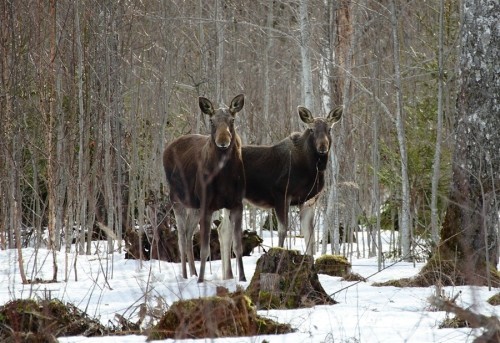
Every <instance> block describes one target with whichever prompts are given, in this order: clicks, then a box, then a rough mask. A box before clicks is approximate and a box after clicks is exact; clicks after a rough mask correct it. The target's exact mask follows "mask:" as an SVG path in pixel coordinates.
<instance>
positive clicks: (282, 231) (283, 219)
mask: <svg viewBox="0 0 500 343" xmlns="http://www.w3.org/2000/svg"><path fill="white" fill-rule="evenodd" d="M289 207H290V206H289V202H288V200H287V199H282V200H281V201H278V205H277V206H276V208H275V210H276V216H277V217H278V246H279V247H280V248H283V247H284V246H285V238H286V232H287V230H288V209H289Z"/></svg>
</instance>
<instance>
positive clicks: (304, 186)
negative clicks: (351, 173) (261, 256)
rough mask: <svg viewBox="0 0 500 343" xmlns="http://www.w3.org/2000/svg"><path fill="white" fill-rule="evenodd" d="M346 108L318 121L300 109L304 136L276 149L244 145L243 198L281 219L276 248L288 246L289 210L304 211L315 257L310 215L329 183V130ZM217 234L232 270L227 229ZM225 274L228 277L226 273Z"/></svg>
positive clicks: (295, 135)
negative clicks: (326, 172)
mask: <svg viewBox="0 0 500 343" xmlns="http://www.w3.org/2000/svg"><path fill="white" fill-rule="evenodd" d="M342 110H343V108H342V106H338V107H336V108H334V109H333V110H331V111H330V113H329V114H328V116H327V117H326V118H321V117H316V118H314V117H313V116H312V114H311V112H310V111H309V110H308V109H307V108H305V107H302V106H299V107H298V114H299V117H300V119H301V120H302V121H303V122H304V123H306V124H307V126H308V127H307V129H306V130H304V132H302V133H299V132H294V133H292V134H291V135H290V136H289V137H287V138H285V139H283V140H282V141H281V142H279V143H277V144H275V145H272V146H255V145H248V146H243V148H242V156H243V164H244V166H245V179H246V188H245V199H246V200H248V201H249V202H250V203H252V204H253V205H256V206H259V207H262V208H274V209H275V211H276V215H277V217H278V244H279V246H280V247H283V246H284V242H285V237H286V231H287V228H288V210H289V207H290V206H295V205H298V206H300V207H301V217H302V218H301V220H303V221H304V222H306V221H309V223H305V224H306V225H305V226H306V228H305V232H304V233H305V244H306V253H307V254H309V255H312V254H313V252H314V234H313V228H312V223H310V221H311V220H312V219H311V218H312V212H313V211H314V207H313V206H312V205H310V204H309V203H314V201H315V197H316V196H317V195H318V194H319V193H320V192H321V190H322V189H323V186H324V184H325V170H326V168H327V165H328V155H329V152H330V147H331V143H332V137H331V134H330V132H331V128H332V127H333V125H334V124H335V123H336V122H338V121H339V120H340V118H341V117H342ZM220 231H221V232H220V233H219V240H220V242H221V254H222V265H223V269H228V268H229V269H230V264H229V262H228V261H227V259H228V257H227V256H230V255H227V254H224V253H222V252H223V251H225V247H223V245H227V243H224V242H230V237H231V235H232V233H231V230H230V228H229V225H222V226H221V229H220ZM224 273H227V271H226V270H225V271H224Z"/></svg>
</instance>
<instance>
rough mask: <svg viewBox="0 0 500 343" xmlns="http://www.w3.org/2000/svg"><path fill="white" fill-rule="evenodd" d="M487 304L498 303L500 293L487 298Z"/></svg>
mask: <svg viewBox="0 0 500 343" xmlns="http://www.w3.org/2000/svg"><path fill="white" fill-rule="evenodd" d="M487 302H488V304H490V305H493V306H498V305H500V293H497V294H495V295H494V296H492V297H490V298H489V299H488V300H487Z"/></svg>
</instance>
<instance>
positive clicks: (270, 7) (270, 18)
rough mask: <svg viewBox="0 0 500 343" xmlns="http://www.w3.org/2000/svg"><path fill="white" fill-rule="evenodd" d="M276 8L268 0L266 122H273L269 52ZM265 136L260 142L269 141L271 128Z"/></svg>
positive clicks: (265, 54)
mask: <svg viewBox="0 0 500 343" xmlns="http://www.w3.org/2000/svg"><path fill="white" fill-rule="evenodd" d="M273 9H274V0H268V5H267V22H266V31H267V38H266V39H267V42H266V48H265V50H264V113H263V114H264V122H265V123H271V118H270V116H269V102H270V98H271V80H270V77H269V64H270V61H269V54H270V52H271V51H272V49H273V42H274V39H273V37H272V34H271V33H272V25H273V20H274V15H273ZM264 132H265V137H264V136H263V135H259V136H258V138H260V139H261V140H262V139H264V142H260V143H269V140H270V135H271V132H270V130H264Z"/></svg>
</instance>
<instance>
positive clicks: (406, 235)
mask: <svg viewBox="0 0 500 343" xmlns="http://www.w3.org/2000/svg"><path fill="white" fill-rule="evenodd" d="M390 12H391V26H392V39H393V44H394V78H395V83H396V84H395V88H396V130H397V135H398V143H399V153H400V155H401V183H402V185H401V186H402V187H401V226H400V231H399V232H400V234H401V254H402V255H403V258H404V259H406V260H408V259H411V256H410V254H411V252H410V245H411V232H410V184H409V180H408V157H407V153H406V140H405V129H404V115H403V90H402V84H401V71H400V57H399V34H398V16H397V13H396V5H395V3H394V0H391V11H390Z"/></svg>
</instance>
